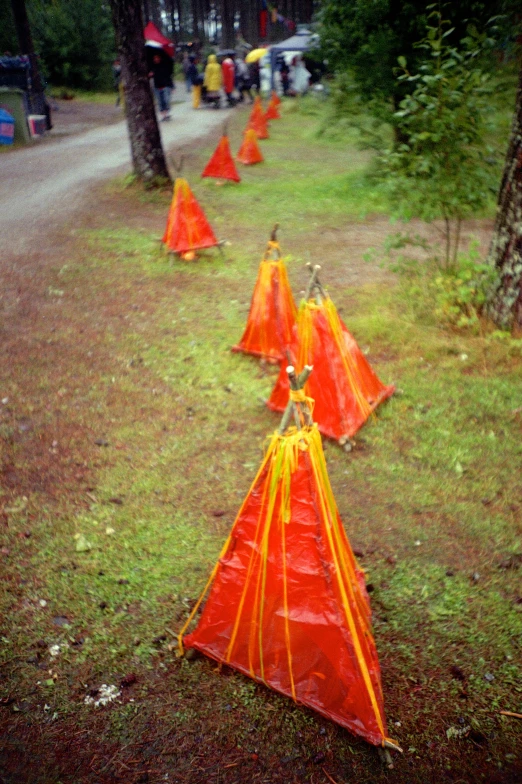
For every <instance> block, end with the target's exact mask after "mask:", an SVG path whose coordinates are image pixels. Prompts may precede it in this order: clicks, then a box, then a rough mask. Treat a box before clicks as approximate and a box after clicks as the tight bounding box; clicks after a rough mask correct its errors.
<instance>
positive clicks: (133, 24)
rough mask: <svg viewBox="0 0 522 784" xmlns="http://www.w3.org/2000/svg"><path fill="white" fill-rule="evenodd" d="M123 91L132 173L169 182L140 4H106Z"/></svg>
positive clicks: (136, 0) (127, 0) (135, 0)
mask: <svg viewBox="0 0 522 784" xmlns="http://www.w3.org/2000/svg"><path fill="white" fill-rule="evenodd" d="M109 3H110V7H111V11H112V18H113V22H114V27H115V30H116V38H117V41H118V51H119V54H120V58H121V73H122V80H123V85H124V90H125V112H126V115H127V125H128V128H129V137H130V145H131V153H132V164H133V168H134V173H135V174H136V175H137V177H138V178H139V179H141V180H143V181H145V182H152V181H154V180H155V179H156V178H161V179H167V180H170V176H169V172H168V169H167V164H166V161H165V155H164V153H163V147H162V145H161V136H160V132H159V128H158V122H157V119H156V113H155V111H154V101H153V98H152V93H151V90H150V85H149V78H148V72H147V63H146V59H145V47H144V40H143V19H142V14H141V3H140V0H109Z"/></svg>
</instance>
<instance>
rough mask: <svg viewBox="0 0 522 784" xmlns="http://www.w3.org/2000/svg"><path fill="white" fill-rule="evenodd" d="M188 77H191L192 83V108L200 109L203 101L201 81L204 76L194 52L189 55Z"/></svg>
mask: <svg viewBox="0 0 522 784" xmlns="http://www.w3.org/2000/svg"><path fill="white" fill-rule="evenodd" d="M187 79H190V83H191V85H192V108H193V109H199V104H200V103H201V83H202V81H203V77H202V76H201V74H200V73H199V71H198V67H197V65H196V58H195V57H194V55H193V54H191V55H190V57H189V67H188V68H187Z"/></svg>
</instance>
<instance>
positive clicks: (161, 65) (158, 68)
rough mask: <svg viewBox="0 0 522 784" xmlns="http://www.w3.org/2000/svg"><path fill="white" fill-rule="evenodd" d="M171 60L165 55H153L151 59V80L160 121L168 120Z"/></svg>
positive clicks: (171, 83)
mask: <svg viewBox="0 0 522 784" xmlns="http://www.w3.org/2000/svg"><path fill="white" fill-rule="evenodd" d="M172 65H173V63H172V58H171V57H169V56H168V55H166V54H159V53H158V54H155V55H154V56H153V58H152V78H153V80H154V90H155V91H156V96H157V99H158V105H159V110H160V113H161V119H162V120H170V92H171V90H172V89H173V88H174V84H173V81H172Z"/></svg>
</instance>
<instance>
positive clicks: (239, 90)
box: [113, 49, 310, 120]
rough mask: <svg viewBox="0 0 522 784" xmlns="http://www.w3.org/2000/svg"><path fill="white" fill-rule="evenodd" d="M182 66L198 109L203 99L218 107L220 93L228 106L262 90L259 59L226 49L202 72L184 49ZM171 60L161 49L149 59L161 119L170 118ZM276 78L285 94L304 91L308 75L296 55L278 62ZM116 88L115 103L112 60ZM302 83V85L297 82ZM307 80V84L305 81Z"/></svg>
mask: <svg viewBox="0 0 522 784" xmlns="http://www.w3.org/2000/svg"><path fill="white" fill-rule="evenodd" d="M181 65H182V69H183V74H184V78H185V84H186V89H187V92H192V105H193V107H194V109H198V108H199V107H200V105H201V103H202V101H203V103H205V104H206V105H209V106H212V107H214V108H216V109H219V108H220V106H221V102H222V97H223V94H224V96H225V98H226V105H227V106H235V105H236V104H237V103H241V102H243V101H245V100H247V99H248V100H249V101H250V103H253V101H254V97H253V95H252V92H254V93H256V94H257V93H259V91H260V89H261V69H260V65H259V61H257V62H253V63H250V64H247V63H246V62H245V61H244V60H243V58H242V57H240V56H239V55H238V54H236V53H235V52H233V51H232V50H230V51H227V52H226V53H224V54H223V55H222V56H221V57H219V58H218V55H215V54H211V55H209V56H208V58H207V62H206V65H205V67H204V69H203V70H202V71H200V69H199V67H198V62H197V59H196V55H194V54H189V53H188V52H185V53H184V55H183V61H182V64H181ZM173 68H174V63H173V60H172V58H171V57H169V56H168V55H166V54H164V53H163V52H162V50H161V49H155V50H154V51H153V53H152V56H150V58H149V77H150V79H151V83H152V85H153V86H154V92H155V94H156V100H157V104H158V109H159V112H160V116H161V119H162V120H169V119H170V97H171V92H172V90H173V89H174V87H175V83H174V80H173ZM278 71H279V79H280V83H281V88H282V92H283V93H284V94H285V95H295V94H296V92H297V93H300V92H306V89H307V87H308V81H309V77H310V74H309V72H308V71H307V70H306V68H305V67H304V64H303V63H302V61H300V62H298V59H297V58H295V59H294V61H293V62H292V65H291V67H290V66H289V65H288V64H287V63H286V62H285V60H284V58H282V59H281V61H280V62H279V63H278ZM113 76H114V82H115V87H116V89H117V90H118V97H117V100H116V105H118V104H119V103H120V99H121V94H122V89H121V88H122V85H121V64H120V61H119V60H115V61H114V63H113ZM301 82H302V83H303V84H302V86H301V85H300V84H298V83H301ZM305 83H306V84H305Z"/></svg>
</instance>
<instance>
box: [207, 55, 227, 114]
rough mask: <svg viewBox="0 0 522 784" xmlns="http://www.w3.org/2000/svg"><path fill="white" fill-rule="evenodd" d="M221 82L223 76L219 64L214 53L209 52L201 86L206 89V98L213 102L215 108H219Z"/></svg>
mask: <svg viewBox="0 0 522 784" xmlns="http://www.w3.org/2000/svg"><path fill="white" fill-rule="evenodd" d="M222 82H223V76H222V74H221V66H220V64H219V63H218V61H217V57H216V55H215V54H210V55H209V57H208V62H207V66H206V68H205V80H204V82H203V86H204V87H205V88H206V90H207V100H208V101H209V102H210V103H213V104H214V108H215V109H219V102H220V99H221V93H220V90H221V84H222Z"/></svg>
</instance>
